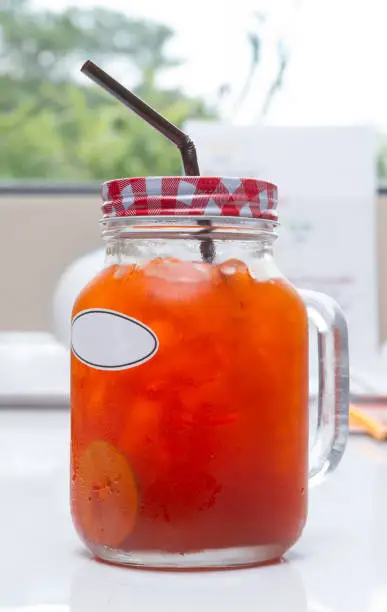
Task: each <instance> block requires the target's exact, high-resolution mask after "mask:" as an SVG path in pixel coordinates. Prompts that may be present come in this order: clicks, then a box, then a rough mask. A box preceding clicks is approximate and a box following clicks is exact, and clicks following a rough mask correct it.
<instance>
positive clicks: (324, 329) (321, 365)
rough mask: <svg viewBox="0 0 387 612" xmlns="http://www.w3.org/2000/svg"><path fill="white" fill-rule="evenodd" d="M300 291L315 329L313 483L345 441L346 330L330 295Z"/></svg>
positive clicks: (327, 469) (328, 467) (332, 466)
mask: <svg viewBox="0 0 387 612" xmlns="http://www.w3.org/2000/svg"><path fill="white" fill-rule="evenodd" d="M300 293H301V296H302V298H303V300H304V302H305V304H306V307H307V312H308V318H309V323H310V324H311V323H312V324H313V325H314V326H315V327H316V329H317V344H318V378H319V386H318V394H317V426H316V435H315V439H314V441H313V443H312V444H311V448H310V455H309V479H310V484H312V485H313V484H316V483H318V482H319V481H321V479H322V478H324V476H325V475H326V474H327V473H328V472H331V471H332V470H334V469H335V468H336V467H337V465H338V464H339V462H340V460H341V458H342V456H343V453H344V450H345V446H346V443H347V438H348V411H349V356H348V331H347V322H346V319H345V317H344V314H343V312H342V310H341V308H340V306H339V305H338V304H337V303H336V302H335V301H334V300H333V299H332V298H330V297H328V296H327V295H325V294H324V293H317V292H316V291H301V292H300Z"/></svg>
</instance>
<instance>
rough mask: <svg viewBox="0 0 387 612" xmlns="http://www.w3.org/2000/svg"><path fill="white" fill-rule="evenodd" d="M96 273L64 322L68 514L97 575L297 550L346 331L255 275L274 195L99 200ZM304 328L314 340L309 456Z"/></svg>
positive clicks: (339, 412)
mask: <svg viewBox="0 0 387 612" xmlns="http://www.w3.org/2000/svg"><path fill="white" fill-rule="evenodd" d="M103 194H104V204H103V212H104V217H103V220H102V224H103V237H104V240H105V242H106V266H105V269H104V270H103V271H101V273H100V274H98V275H97V276H96V277H95V278H94V280H92V281H91V282H90V283H89V284H88V285H87V287H86V288H85V289H84V290H83V291H82V292H81V294H80V296H79V297H78V299H77V301H76V303H75V306H74V310H73V321H72V383H71V411H72V452H71V456H72V482H71V498H72V514H73V519H74V523H75V525H76V528H77V530H78V533H79V534H80V536H81V538H82V539H83V541H84V542H85V544H86V545H87V546H88V548H89V549H90V550H91V551H92V552H93V553H94V554H95V555H96V556H97V557H99V558H101V559H104V560H107V561H111V562H115V563H123V564H129V565H139V566H148V567H171V568H183V567H231V566H242V565H248V564H256V563H263V562H267V561H272V560H276V559H279V558H280V557H281V556H282V555H283V554H284V553H285V552H286V551H287V550H288V549H289V548H290V547H291V546H292V545H293V544H294V543H295V542H296V541H297V540H298V538H299V537H300V535H301V533H302V530H303V527H304V525H305V521H306V515H307V491H308V478H309V477H312V478H314V479H316V478H319V477H321V476H322V475H324V474H326V473H327V472H328V471H329V470H331V469H333V468H334V467H335V466H336V465H337V463H338V462H339V460H340V458H341V456H342V454H343V451H344V447H345V442H346V437H347V421H348V343H347V330H346V323H345V320H344V318H343V315H342V313H341V311H340V309H339V307H338V306H337V305H336V303H335V302H334V301H333V300H331V299H330V298H328V297H327V296H324V295H321V294H316V293H313V292H307V293H305V294H304V295H301V294H300V293H299V292H297V291H296V290H295V289H294V288H293V287H292V286H291V285H290V284H289V282H288V281H287V280H286V279H285V278H284V277H283V276H282V274H281V273H280V271H279V270H278V268H277V266H276V264H275V262H274V259H273V245H274V242H275V239H276V236H277V235H276V228H277V217H276V212H275V207H276V201H277V192H276V188H275V186H274V185H271V184H270V183H265V182H263V181H257V180H253V179H244V180H242V179H225V178H223V179H220V178H196V177H178V178H173V177H170V178H164V179H158V178H153V179H122V180H118V181H111V182H109V183H106V184H105V185H104V189H103ZM308 318H309V319H310V320H312V321H313V323H314V325H315V326H316V328H317V334H318V349H319V364H320V367H319V374H320V376H319V378H320V380H319V392H318V397H317V412H318V414H317V418H316V422H317V432H316V437H315V440H314V442H313V444H312V445H311V453H310V457H309V448H308V446H309V445H308V441H309V416H308V401H309V398H308V383H309V374H308V359H309V355H308Z"/></svg>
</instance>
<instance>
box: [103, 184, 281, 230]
mask: <svg viewBox="0 0 387 612" xmlns="http://www.w3.org/2000/svg"><path fill="white" fill-rule="evenodd" d="M102 199H103V204H102V212H103V217H104V219H110V218H115V217H133V216H164V217H170V216H173V217H174V216H182V215H184V216H186V215H192V216H205V217H214V216H218V217H219V216H227V217H246V218H249V217H250V218H254V219H269V220H271V221H276V220H277V212H276V206H277V199H278V194H277V187H276V186H275V185H273V184H272V183H268V182H267V181H261V180H258V179H253V178H225V177H210V176H166V177H145V178H124V179H116V180H113V181H107V182H106V183H104V184H103V185H102Z"/></svg>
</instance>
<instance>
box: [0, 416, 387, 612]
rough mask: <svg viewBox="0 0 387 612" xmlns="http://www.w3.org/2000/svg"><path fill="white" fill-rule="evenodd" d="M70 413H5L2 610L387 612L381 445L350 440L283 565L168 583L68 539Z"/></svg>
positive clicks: (186, 576)
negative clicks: (104, 559) (94, 555)
mask: <svg viewBox="0 0 387 612" xmlns="http://www.w3.org/2000/svg"><path fill="white" fill-rule="evenodd" d="M68 444H69V415H68V412H67V410H65V409H62V410H60V409H59V410H56V411H54V410H41V411H38V410H32V409H29V410H17V409H14V410H12V411H11V410H5V409H3V410H0V545H1V548H0V611H1V612H3V611H5V610H7V612H11V611H12V612H129V611H130V612H133V611H136V612H137V611H141V612H142V611H144V612H145V611H146V612H152V611H153V610H154V611H157V612H163V611H166V612H174V611H175V610H176V611H179V612H185V611H189V612H190V611H193V610H195V611H199V612H207V610H208V612H217V611H218V610H219V611H220V610H221V611H223V612H227V611H231V610H232V611H234V610H235V611H237V612H249V611H250V610H251V611H253V610H254V612H258V611H262V612H271V611H275V612H306V611H308V612H347V611H348V612H387V444H382V443H377V442H374V441H372V440H369V439H366V438H352V439H351V440H350V443H349V447H348V450H347V454H346V457H345V459H344V460H343V462H342V464H341V466H340V467H339V470H338V472H337V473H336V474H335V475H334V476H332V477H331V478H330V479H329V480H328V481H327V482H326V483H325V484H323V485H322V486H320V487H317V488H316V489H314V490H313V491H312V492H311V503H310V514H309V522H308V526H307V528H306V530H305V533H304V536H303V537H302V539H301V541H300V542H299V543H298V544H297V545H296V546H295V547H294V549H293V550H292V551H291V552H290V553H289V554H288V556H287V559H286V561H284V562H283V563H281V564H279V565H275V566H270V567H264V568H254V569H248V570H238V571H236V570H234V571H228V572H219V571H218V572H201V573H190V572H185V573H166V572H150V571H144V570H131V569H126V568H118V567H112V566H108V565H104V564H102V563H98V562H96V561H94V560H93V559H91V558H90V557H89V556H88V554H87V553H86V552H85V550H84V548H83V546H82V544H81V543H80V542H79V541H78V538H77V536H76V534H75V532H74V531H73V528H72V524H71V519H70V515H69V504H68V454H69V448H68Z"/></svg>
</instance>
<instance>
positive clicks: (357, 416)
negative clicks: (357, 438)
mask: <svg viewBox="0 0 387 612" xmlns="http://www.w3.org/2000/svg"><path fill="white" fill-rule="evenodd" d="M349 425H350V430H351V432H354V433H356V432H358V433H368V434H370V435H371V436H372V437H373V438H376V439H377V440H387V404H386V403H382V402H379V403H375V404H353V405H351V406H350V409H349Z"/></svg>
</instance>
